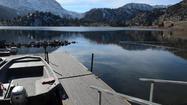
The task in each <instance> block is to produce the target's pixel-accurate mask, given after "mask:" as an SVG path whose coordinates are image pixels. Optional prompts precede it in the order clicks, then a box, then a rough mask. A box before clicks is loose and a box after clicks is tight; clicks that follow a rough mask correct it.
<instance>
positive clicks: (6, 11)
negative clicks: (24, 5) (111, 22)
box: [0, 5, 18, 19]
mask: <svg viewBox="0 0 187 105" xmlns="http://www.w3.org/2000/svg"><path fill="white" fill-rule="evenodd" d="M0 11H1V12H0V19H11V18H13V17H16V16H18V14H17V11H16V10H14V9H11V8H8V7H5V6H1V5H0Z"/></svg>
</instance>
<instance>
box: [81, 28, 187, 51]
mask: <svg viewBox="0 0 187 105" xmlns="http://www.w3.org/2000/svg"><path fill="white" fill-rule="evenodd" d="M84 37H85V38H88V39H90V40H92V41H95V42H97V43H102V44H118V45H119V43H120V42H121V41H127V42H129V41H131V42H135V43H136V42H146V43H147V42H156V43H149V44H156V45H162V46H169V47H176V48H181V49H187V40H184V39H179V38H175V37H172V35H164V34H163V32H158V31H157V32H151V31H118V32H92V33H84ZM120 45H122V44H120Z"/></svg>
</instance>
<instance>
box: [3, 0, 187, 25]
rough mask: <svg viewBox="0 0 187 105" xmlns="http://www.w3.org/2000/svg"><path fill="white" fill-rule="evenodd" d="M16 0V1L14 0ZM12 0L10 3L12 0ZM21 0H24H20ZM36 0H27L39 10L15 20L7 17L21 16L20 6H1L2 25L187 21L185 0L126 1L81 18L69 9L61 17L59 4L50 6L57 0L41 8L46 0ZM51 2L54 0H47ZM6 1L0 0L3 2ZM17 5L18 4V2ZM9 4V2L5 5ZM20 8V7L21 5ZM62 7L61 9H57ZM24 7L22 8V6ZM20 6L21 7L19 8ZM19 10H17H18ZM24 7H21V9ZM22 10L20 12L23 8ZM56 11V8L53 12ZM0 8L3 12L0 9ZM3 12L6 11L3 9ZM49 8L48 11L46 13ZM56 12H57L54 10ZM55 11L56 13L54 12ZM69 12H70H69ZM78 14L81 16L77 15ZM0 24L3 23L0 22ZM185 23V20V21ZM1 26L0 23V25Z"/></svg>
mask: <svg viewBox="0 0 187 105" xmlns="http://www.w3.org/2000/svg"><path fill="white" fill-rule="evenodd" d="M8 1H9V0H8ZM13 1H14V2H16V1H15V0H13ZM13 1H12V2H13ZM19 1H23V0H19ZM34 1H37V3H36V4H37V5H34V4H32V3H33V1H31V0H28V2H29V3H30V2H31V4H32V5H30V6H31V7H30V9H31V10H33V9H34V10H38V9H39V10H42V12H41V11H38V12H35V11H34V12H31V13H27V14H25V15H22V16H19V17H17V18H15V19H10V18H11V17H15V16H17V14H18V15H20V14H21V13H22V12H20V8H19V7H20V6H18V5H16V6H15V7H14V8H15V9H16V10H15V9H10V8H7V7H4V6H0V16H1V17H0V19H1V18H5V19H10V20H7V21H6V22H3V23H4V24H3V25H24V26H25V25H29V26H37V25H39V26H62V25H63V26H80V25H81V26H161V27H173V26H174V25H178V26H179V25H180V27H181V26H183V25H181V23H180V24H175V22H180V21H187V0H185V1H182V2H180V3H177V4H175V5H172V6H164V5H156V6H151V5H148V4H140V3H129V4H126V5H124V6H122V7H119V8H115V9H110V8H98V9H91V10H90V11H88V12H86V13H84V14H83V15H82V18H80V17H79V18H72V16H73V14H74V13H72V12H68V14H69V15H67V14H66V15H65V16H64V17H63V16H60V15H58V13H62V14H63V15H64V13H67V12H60V11H61V9H62V10H64V9H63V8H62V7H57V8H56V9H55V8H53V9H51V8H52V7H53V6H55V5H56V6H57V5H58V6H59V4H56V2H55V3H54V4H55V5H53V4H48V5H50V7H51V8H49V7H46V6H43V7H41V9H40V5H41V3H43V2H44V3H47V1H42V0H34ZM48 1H50V2H52V3H53V2H54V1H53V0H48ZM6 2H7V1H5V0H3V1H2V0H0V4H1V3H6ZM18 4H19V3H18ZM6 5H10V4H6ZM19 5H26V7H24V8H27V9H28V8H29V5H28V3H27V2H26V1H24V3H20V4H19ZM21 8H22V7H21ZM60 8H61V9H60ZM22 9H23V8H22ZM22 9H21V10H22ZM17 10H18V11H17ZM23 10H24V9H23ZM23 10H22V11H23ZM56 10H59V11H56ZM1 11H3V12H1ZM4 11H6V12H4ZM45 11H48V12H45ZM55 12H56V13H55ZM57 12H58V13H57ZM71 13H72V14H71ZM77 16H80V15H77ZM1 23H2V22H1ZM184 23H185V24H186V22H184ZM1 25H2V24H1Z"/></svg>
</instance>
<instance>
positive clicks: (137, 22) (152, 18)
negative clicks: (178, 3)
mask: <svg viewBox="0 0 187 105" xmlns="http://www.w3.org/2000/svg"><path fill="white" fill-rule="evenodd" d="M165 12H166V8H155V9H153V10H152V11H149V12H143V13H139V14H137V15H136V16H135V17H134V18H132V19H130V20H129V21H127V22H126V24H127V25H128V26H152V25H158V24H159V18H160V17H161V16H162V15H163V14H165Z"/></svg>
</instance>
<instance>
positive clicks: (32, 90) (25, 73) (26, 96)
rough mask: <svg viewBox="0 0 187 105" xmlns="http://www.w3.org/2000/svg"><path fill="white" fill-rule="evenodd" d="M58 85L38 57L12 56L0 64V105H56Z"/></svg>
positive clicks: (57, 103)
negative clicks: (0, 65)
mask: <svg viewBox="0 0 187 105" xmlns="http://www.w3.org/2000/svg"><path fill="white" fill-rule="evenodd" d="M61 87H62V85H61V84H60V82H59V80H58V78H57V77H56V74H55V72H54V71H53V69H52V68H51V67H50V66H49V64H48V63H47V62H46V61H45V60H44V59H43V58H41V57H38V56H22V57H17V58H12V59H10V60H8V61H7V62H6V63H5V64H4V65H3V66H2V67H0V105H60V104H61V103H62V102H61V94H60V92H62V91H61V90H60V89H61ZM54 103H55V104H54ZM61 105H62V104H61Z"/></svg>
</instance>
